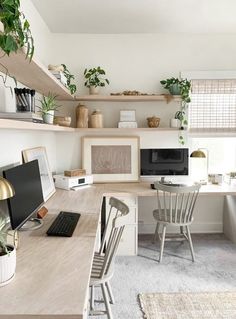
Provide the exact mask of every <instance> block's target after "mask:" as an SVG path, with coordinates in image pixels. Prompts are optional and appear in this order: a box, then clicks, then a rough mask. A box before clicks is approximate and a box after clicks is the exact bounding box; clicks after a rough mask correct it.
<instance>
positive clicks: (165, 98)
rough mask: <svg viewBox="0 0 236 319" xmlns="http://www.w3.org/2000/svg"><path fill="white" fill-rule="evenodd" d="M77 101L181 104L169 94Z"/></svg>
mask: <svg viewBox="0 0 236 319" xmlns="http://www.w3.org/2000/svg"><path fill="white" fill-rule="evenodd" d="M75 99H76V100H77V101H88V102H89V101H93V102H155V101H163V102H167V103H169V102H171V101H175V102H181V97H180V96H179V95H177V96H173V95H169V94H157V95H81V96H76V97H75Z"/></svg>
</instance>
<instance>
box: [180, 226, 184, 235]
mask: <svg viewBox="0 0 236 319" xmlns="http://www.w3.org/2000/svg"><path fill="white" fill-rule="evenodd" d="M180 234H181V235H183V234H184V226H180Z"/></svg>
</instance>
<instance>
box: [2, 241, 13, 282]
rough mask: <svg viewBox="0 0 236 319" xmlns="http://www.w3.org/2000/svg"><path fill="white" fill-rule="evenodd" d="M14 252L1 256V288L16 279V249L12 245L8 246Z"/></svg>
mask: <svg viewBox="0 0 236 319" xmlns="http://www.w3.org/2000/svg"><path fill="white" fill-rule="evenodd" d="M7 246H8V247H9V248H10V249H12V251H10V252H9V253H8V254H6V255H3V256H0V287H2V286H5V285H7V284H9V283H10V282H11V281H12V279H13V278H14V275H15V271H16V249H15V247H14V246H12V245H7Z"/></svg>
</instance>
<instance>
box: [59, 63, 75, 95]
mask: <svg viewBox="0 0 236 319" xmlns="http://www.w3.org/2000/svg"><path fill="white" fill-rule="evenodd" d="M62 66H63V68H64V71H63V74H64V75H65V77H66V79H67V86H68V88H69V90H70V93H71V94H75V92H76V85H75V84H72V83H71V80H74V78H75V76H74V75H73V74H71V73H70V71H69V70H68V69H67V66H66V65H65V64H62Z"/></svg>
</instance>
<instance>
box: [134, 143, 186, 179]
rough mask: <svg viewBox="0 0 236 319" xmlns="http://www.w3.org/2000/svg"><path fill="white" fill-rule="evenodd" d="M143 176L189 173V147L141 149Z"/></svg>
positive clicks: (141, 173)
mask: <svg viewBox="0 0 236 319" xmlns="http://www.w3.org/2000/svg"><path fill="white" fill-rule="evenodd" d="M140 152H141V154H140V157H141V172H140V175H141V176H168V175H188V170H189V168H188V166H189V165H188V162H189V161H188V153H189V152H188V148H154V149H141V150H140Z"/></svg>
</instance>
